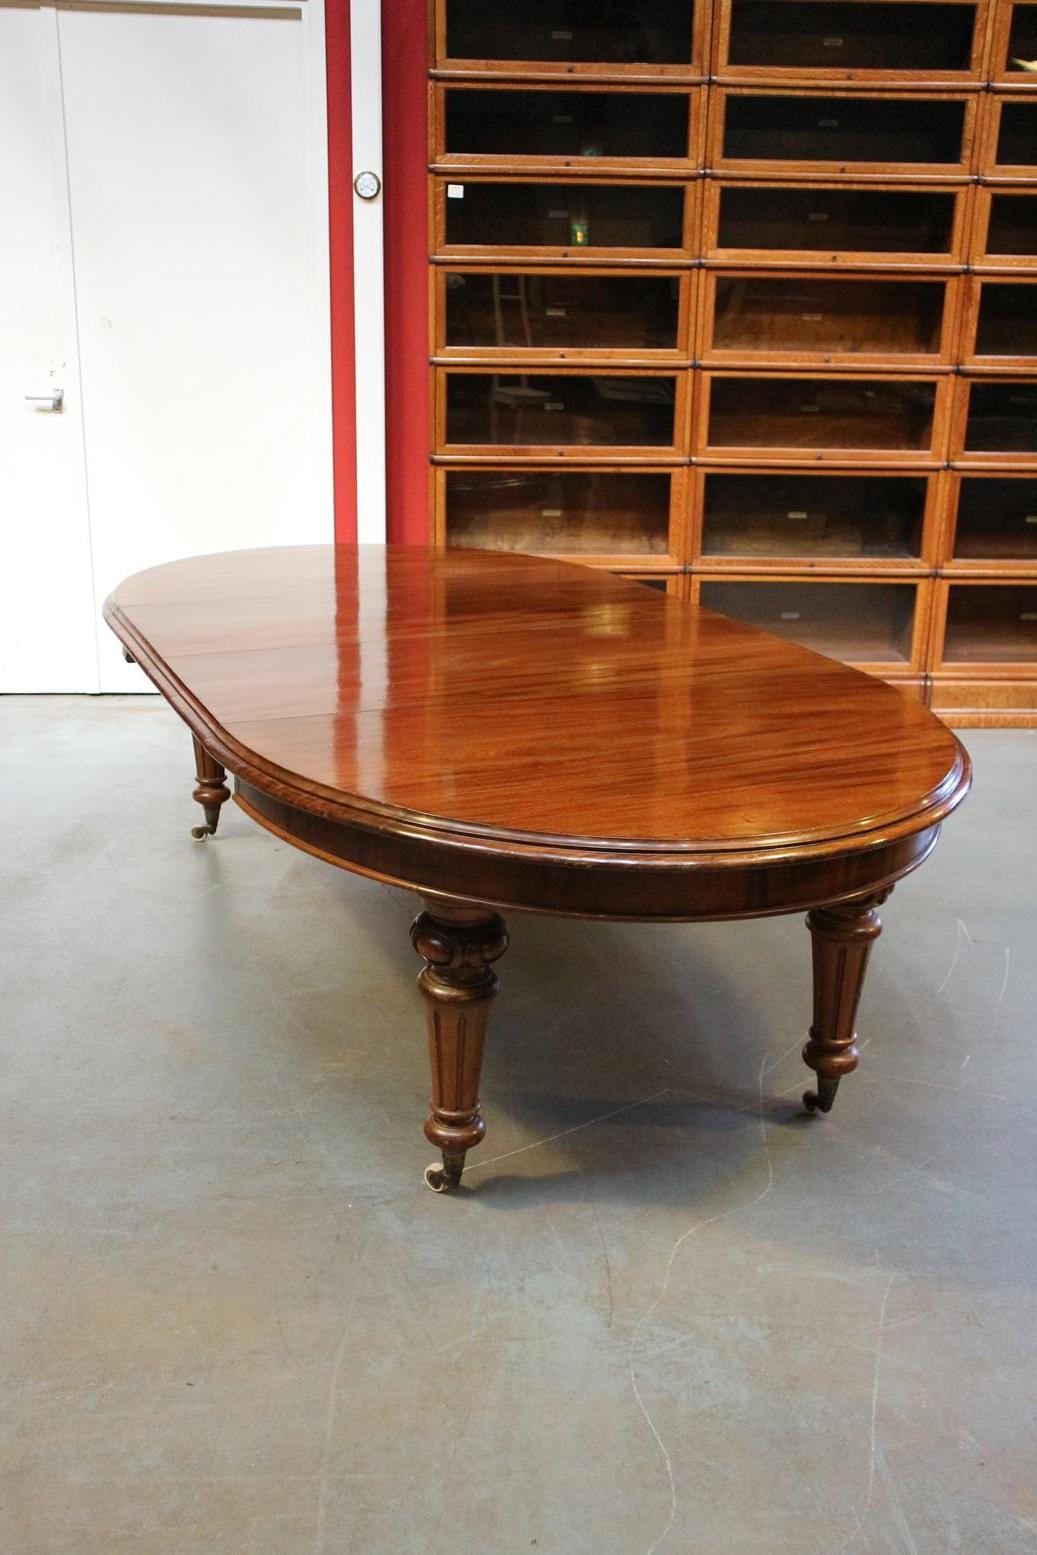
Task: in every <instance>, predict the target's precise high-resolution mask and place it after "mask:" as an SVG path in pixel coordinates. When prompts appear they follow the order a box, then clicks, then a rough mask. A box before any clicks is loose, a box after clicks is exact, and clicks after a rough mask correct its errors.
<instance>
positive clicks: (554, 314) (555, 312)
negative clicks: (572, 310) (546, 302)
mask: <svg viewBox="0 0 1037 1555" xmlns="http://www.w3.org/2000/svg"><path fill="white" fill-rule="evenodd" d="M544 317H545V318H547V319H564V318H565V317H566V310H565V309H564V308H545V309H544Z"/></svg>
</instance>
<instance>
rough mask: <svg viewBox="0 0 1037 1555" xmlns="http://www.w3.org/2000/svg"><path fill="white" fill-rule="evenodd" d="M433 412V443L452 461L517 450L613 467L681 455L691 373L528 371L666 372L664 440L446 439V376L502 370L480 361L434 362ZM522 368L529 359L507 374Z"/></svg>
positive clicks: (553, 372)
mask: <svg viewBox="0 0 1037 1555" xmlns="http://www.w3.org/2000/svg"><path fill="white" fill-rule="evenodd" d="M433 371H434V411H433V414H434V417H435V431H434V438H433V449H434V452H435V455H436V456H437V458H443V459H447V460H449V461H450V462H451V463H463V464H468V463H472V464H475V463H478V464H501V463H507V462H509V461H510V460H511V459H513V458H515V457H516V456H518V457H519V458H521V459H530V460H536V461H538V462H540V463H547V462H550V461H552V460H556V459H564V460H566V461H567V462H568V461H570V460H573V461H576V462H578V463H582V464H601V463H607V464H609V465H612V464H615V465H617V467H620V466H622V465H623V464H631V465H635V464H636V465H640V464H668V463H672V462H673V460H674V459H680V458H683V457H684V456H685V451H686V449H687V443H688V422H689V416H690V410H689V400H690V394H689V388H690V376H691V375H690V374H689V373H687V372H681V371H680V370H679V369H671V370H670V371H669V372H664V371H659V370H655V371H650V370H648V369H646V368H629V369H628V368H618V369H617V368H612V369H609V370H605V369H600V368H588V367H587V366H581V367H569V366H566V367H558V366H556V365H554V364H553V363H552V364H551V365H550V366H545V367H542V368H540V369H539V370H537V371H535V372H534V373H533V375H534V376H538V377H539V376H544V375H548V374H549V375H550V376H551V377H563V378H564V377H569V378H583V377H586V376H588V374H589V373H590V374H592V375H593V376H594V377H597V378H605V377H617V378H667V379H673V380H674V389H675V396H676V397H675V402H674V413H673V420H674V440H673V442H672V443H667V444H661V443H660V444H649V443H645V444H639V443H633V444H631V443H625V444H624V443H616V444H611V443H610V444H597V445H591V444H587V443H564V442H559V443H496V444H484V443H448V442H447V401H446V392H447V378H448V374H453V373H466V374H468V373H472V374H477V375H478V376H480V377H493V376H498V377H499V376H502V374H500V373H497V374H494V373H493V372H492V371H487V369H486V368H481V367H453V366H451V367H436V368H435V369H434V370H433ZM523 371H527V372H528V371H530V368H529V366H528V364H522V365H521V366H518V367H515V368H512V369H511V371H509V372H508V373H507V375H506V376H508V377H511V378H513V377H519V376H521V374H522V372H523Z"/></svg>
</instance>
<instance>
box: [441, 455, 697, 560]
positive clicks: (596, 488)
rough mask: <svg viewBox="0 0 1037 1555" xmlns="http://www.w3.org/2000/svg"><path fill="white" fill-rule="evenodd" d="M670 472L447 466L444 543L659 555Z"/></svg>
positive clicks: (666, 540)
mask: <svg viewBox="0 0 1037 1555" xmlns="http://www.w3.org/2000/svg"><path fill="white" fill-rule="evenodd" d="M674 479H675V477H674V476H673V474H672V473H671V472H670V471H652V472H650V473H644V474H639V473H632V472H630V471H613V470H590V471H588V470H522V469H508V470H447V471H446V472H445V481H446V496H445V506H446V541H447V544H448V545H459V546H477V547H480V548H484V549H487V550H502V551H529V552H534V553H536V552H540V553H547V554H553V555H559V556H626V555H629V556H635V555H637V556H659V557H662V556H666V555H667V554H668V553H669V551H670V513H671V509H672V507H673V494H672V492H671V486H672V484H673V482H674Z"/></svg>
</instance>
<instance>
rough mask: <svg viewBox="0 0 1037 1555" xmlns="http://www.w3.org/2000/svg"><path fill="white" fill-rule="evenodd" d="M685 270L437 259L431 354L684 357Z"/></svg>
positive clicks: (687, 356)
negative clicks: (467, 264)
mask: <svg viewBox="0 0 1037 1555" xmlns="http://www.w3.org/2000/svg"><path fill="white" fill-rule="evenodd" d="M692 281H693V276H692V273H691V272H690V271H687V270H686V271H683V272H680V271H675V272H668V273H667V272H663V271H653V272H651V273H649V274H647V275H646V274H641V273H638V272H637V271H635V270H598V271H574V270H572V269H568V268H561V267H557V266H556V267H551V268H548V267H546V266H545V267H542V268H538V269H533V270H529V269H526V270H523V269H519V268H517V267H507V268H504V267H502V268H500V269H494V270H488V269H487V268H486V267H485V266H481V267H478V268H475V267H471V268H467V269H463V268H461V267H459V266H453V265H452V266H450V267H449V268H447V267H446V266H440V267H438V268H437V270H436V272H435V274H434V283H435V287H436V294H435V299H434V316H435V318H436V320H437V324H438V333H437V336H436V339H435V342H434V350H435V354H436V356H437V357H450V356H453V357H464V358H466V359H471V358H480V357H481V358H491V357H507V358H508V359H509V360H516V359H518V360H523V359H526V360H528V359H532V358H537V359H539V360H543V359H545V358H551V357H554V358H556V359H558V360H562V359H569V358H573V357H587V358H599V359H600V358H606V359H607V358H610V357H615V356H617V355H621V356H622V357H623V359H624V360H625V361H627V362H628V363H629V362H635V361H636V362H642V361H644V360H645V359H649V360H650V359H657V360H663V361H666V360H671V361H674V360H678V359H680V360H682V361H683V362H684V363H685V364H687V363H688V362H689V360H690V357H691V348H690V340H689V338H688V337H689V321H690V313H691V289H692Z"/></svg>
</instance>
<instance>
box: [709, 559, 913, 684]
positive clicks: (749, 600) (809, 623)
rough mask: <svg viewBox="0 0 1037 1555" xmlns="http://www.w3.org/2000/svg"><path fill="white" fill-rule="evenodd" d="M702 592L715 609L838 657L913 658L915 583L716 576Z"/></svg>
mask: <svg viewBox="0 0 1037 1555" xmlns="http://www.w3.org/2000/svg"><path fill="white" fill-rule="evenodd" d="M700 598H701V601H702V604H704V605H707V606H708V607H709V609H710V610H719V611H720V613H721V614H722V615H726V616H733V617H734V619H735V620H736V621H745V622H746V623H747V624H748V625H749V626H759V627H762V628H763V630H764V631H767V632H773V633H774V635H775V636H776V637H786V638H788V639H789V641H790V642H794V643H800V644H801V645H802V646H803V647H804V648H813V649H814V650H815V651H816V652H817V653H826V654H828V655H829V656H830V657H831V658H833V659H846V660H849V661H850V662H856V663H864V664H867V663H876V664H886V663H890V664H898V663H910V660H911V625H912V620H913V617H914V607H915V589H914V587H913V586H911V585H908V586H906V587H905V586H904V585H903V584H895V583H882V584H867V585H865V584H847V583H726V582H713V581H711V580H710V581H707V582H705V583H703V585H702V593H701V596H700Z"/></svg>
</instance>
